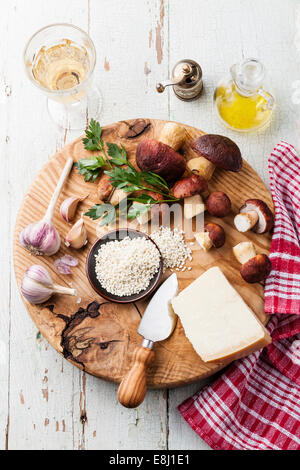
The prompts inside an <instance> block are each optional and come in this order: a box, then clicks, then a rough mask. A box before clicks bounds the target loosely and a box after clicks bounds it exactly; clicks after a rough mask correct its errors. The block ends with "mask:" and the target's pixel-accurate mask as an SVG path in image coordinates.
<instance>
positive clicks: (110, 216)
mask: <svg viewBox="0 0 300 470" xmlns="http://www.w3.org/2000/svg"><path fill="white" fill-rule="evenodd" d="M84 215H86V216H87V217H90V218H91V219H93V220H97V219H100V218H102V220H101V222H100V223H99V225H101V226H102V225H109V224H110V223H111V222H112V221H113V220H115V218H116V208H115V206H113V205H112V204H108V203H107V204H95V205H94V206H93V207H90V208H89V210H88V211H87V212H86V213H85V214H84Z"/></svg>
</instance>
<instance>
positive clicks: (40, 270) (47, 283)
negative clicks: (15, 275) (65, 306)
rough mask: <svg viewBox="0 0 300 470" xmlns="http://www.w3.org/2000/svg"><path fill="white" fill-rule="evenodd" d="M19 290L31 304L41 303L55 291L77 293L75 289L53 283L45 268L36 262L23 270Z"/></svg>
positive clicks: (69, 293)
mask: <svg viewBox="0 0 300 470" xmlns="http://www.w3.org/2000/svg"><path fill="white" fill-rule="evenodd" d="M21 292H22V294H23V295H24V297H25V299H26V300H28V302H30V303H32V304H42V303H43V302H46V301H47V300H48V299H50V297H51V296H52V295H53V294H56V293H57V294H68V295H77V293H76V290H75V289H71V288H69V287H63V286H59V285H57V284H54V283H53V281H52V279H51V276H50V274H49V273H48V271H47V269H45V268H44V267H43V266H40V265H38V264H34V265H32V266H30V267H29V268H28V269H27V271H26V272H25V274H24V277H23V280H22V284H21Z"/></svg>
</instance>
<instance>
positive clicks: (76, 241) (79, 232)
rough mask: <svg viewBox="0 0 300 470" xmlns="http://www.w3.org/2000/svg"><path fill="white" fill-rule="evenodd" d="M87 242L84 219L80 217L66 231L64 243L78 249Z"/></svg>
mask: <svg viewBox="0 0 300 470" xmlns="http://www.w3.org/2000/svg"><path fill="white" fill-rule="evenodd" d="M86 244H87V231H86V227H85V224H84V220H83V218H82V217H81V218H80V219H79V220H77V222H76V223H75V224H74V225H73V227H72V228H71V230H70V231H69V232H68V233H67V235H66V239H65V245H66V246H68V247H71V248H75V249H77V250H78V249H79V248H82V247H83V246H84V245H86Z"/></svg>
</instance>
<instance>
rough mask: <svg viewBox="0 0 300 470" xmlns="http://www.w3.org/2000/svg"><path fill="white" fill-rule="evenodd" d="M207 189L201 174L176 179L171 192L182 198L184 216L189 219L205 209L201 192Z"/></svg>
mask: <svg viewBox="0 0 300 470" xmlns="http://www.w3.org/2000/svg"><path fill="white" fill-rule="evenodd" d="M205 191H207V182H206V181H205V179H204V178H202V176H199V175H194V174H192V175H190V176H186V177H185V178H182V179H180V180H179V181H177V182H176V183H175V184H174V186H173V188H172V189H171V192H172V193H173V196H174V197H176V198H178V199H184V217H185V218H186V219H191V218H193V217H195V216H196V215H199V214H201V213H202V212H204V211H205V204H204V202H203V199H202V197H201V193H203V192H205Z"/></svg>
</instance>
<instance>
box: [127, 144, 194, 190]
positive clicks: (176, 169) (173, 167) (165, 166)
mask: <svg viewBox="0 0 300 470" xmlns="http://www.w3.org/2000/svg"><path fill="white" fill-rule="evenodd" d="M136 163H137V165H138V167H139V168H140V170H142V171H152V172H153V173H156V174H158V175H160V176H162V177H163V178H164V179H165V180H166V181H167V182H173V181H176V180H177V179H178V178H180V177H181V176H182V175H183V173H184V171H185V167H186V162H185V159H184V158H183V156H182V155H180V153H178V152H175V150H174V149H172V147H170V146H169V145H167V144H164V143H162V142H158V141H157V140H155V139H144V140H142V141H141V142H140V143H139V144H138V146H137V149H136Z"/></svg>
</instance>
